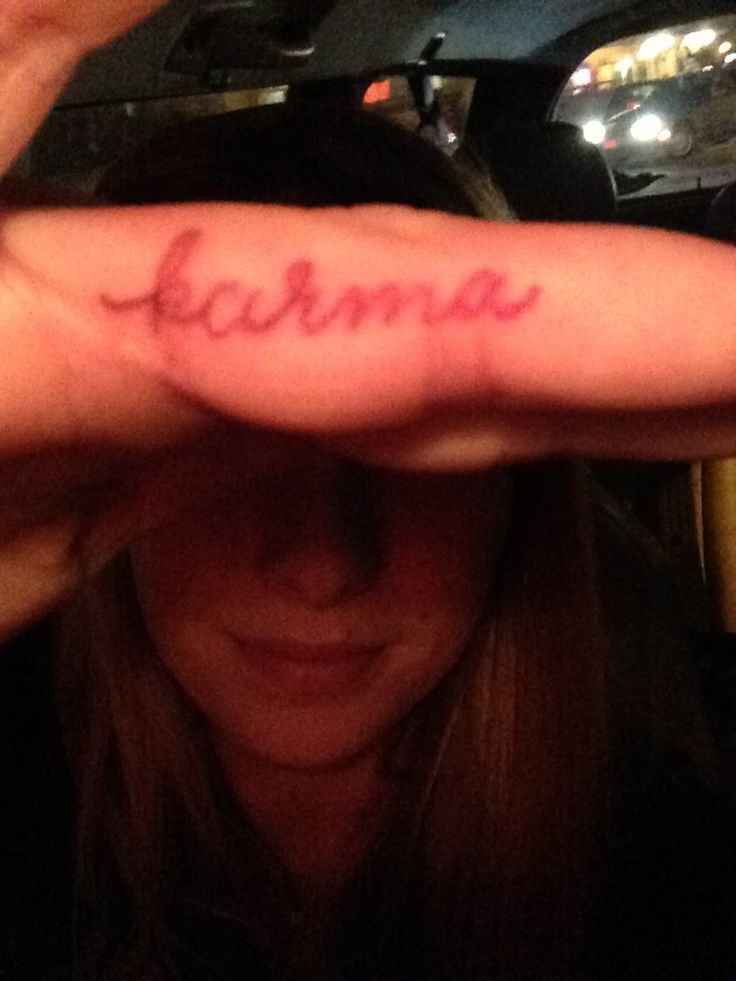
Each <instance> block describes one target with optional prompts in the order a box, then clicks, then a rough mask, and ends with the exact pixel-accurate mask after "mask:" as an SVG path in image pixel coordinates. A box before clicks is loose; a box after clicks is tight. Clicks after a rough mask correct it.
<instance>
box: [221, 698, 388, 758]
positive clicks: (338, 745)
mask: <svg viewBox="0 0 736 981" xmlns="http://www.w3.org/2000/svg"><path fill="white" fill-rule="evenodd" d="M254 721H255V720H254ZM391 728H392V727H391V726H390V724H389V723H385V724H384V725H383V726H381V725H376V724H375V723H374V724H372V725H369V724H365V725H360V724H356V720H355V718H353V719H352V720H350V721H349V722H347V723H346V720H345V719H341V718H336V717H334V716H333V717H332V718H330V717H326V716H325V715H324V714H323V713H314V712H306V711H301V712H300V711H294V712H292V713H291V714H290V716H289V718H288V719H284V720H282V722H281V724H279V721H278V720H275V719H272V720H270V721H269V723H268V724H264V725H263V726H262V727H259V726H257V725H253V724H252V725H250V726H249V727H248V730H247V731H243V730H242V729H238V730H233V729H230V730H229V731H223V730H221V744H222V745H224V746H225V747H227V749H228V750H229V752H230V753H235V754H236V755H240V754H245V755H247V756H250V757H251V758H253V759H258V760H261V761H262V762H263V763H264V764H269V765H271V766H277V767H283V768H284V769H291V770H300V771H308V770H309V771H313V772H325V771H329V770H337V769H341V768H343V767H345V766H347V765H349V764H350V763H352V762H353V761H355V760H357V759H359V758H361V757H364V756H366V755H369V754H371V753H374V752H376V751H377V750H378V749H379V748H380V747H381V746H382V745H383V744H384V743H385V741H386V738H387V736H388V734H389V733H390V731H391Z"/></svg>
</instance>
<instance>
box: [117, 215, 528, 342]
mask: <svg viewBox="0 0 736 981" xmlns="http://www.w3.org/2000/svg"><path fill="white" fill-rule="evenodd" d="M203 239H204V233H203V232H202V231H201V230H200V229H196V228H190V229H187V230H186V231H183V232H181V234H179V235H177V236H176V238H175V239H174V240H173V242H172V243H171V245H170V246H169V247H168V249H167V250H166V252H165V253H164V255H163V257H162V259H161V261H160V263H159V265H158V268H157V270H156V274H155V278H154V283H153V286H152V288H151V289H150V290H149V291H147V292H145V293H142V294H140V295H139V296H134V297H131V298H129V299H119V298H115V297H112V296H109V295H107V294H104V295H102V296H101V297H100V300H101V303H102V305H103V306H104V307H105V309H106V310H108V311H113V312H117V313H126V312H141V313H142V314H143V315H144V316H145V317H146V319H147V321H148V323H149V325H150V327H151V330H152V331H154V332H156V333H158V332H160V331H163V330H165V329H167V328H171V327H176V328H181V329H184V328H193V329H199V330H201V331H203V332H204V333H205V334H206V335H207V336H208V337H211V338H213V339H216V338H221V337H228V336H231V335H233V334H243V335H258V334H264V333H268V332H270V331H273V330H275V329H276V328H278V327H281V326H283V325H285V324H291V325H293V326H294V327H295V328H296V329H297V330H298V331H299V332H300V333H302V334H304V335H307V336H314V335H319V334H322V333H324V332H325V331H327V330H330V329H332V328H341V329H344V330H346V331H357V330H360V329H361V328H362V327H364V326H366V325H367V324H369V323H378V324H381V325H383V326H385V327H391V326H392V325H394V324H396V323H397V322H398V321H400V320H401V318H402V317H403V316H407V315H413V316H414V317H415V318H416V319H417V320H418V321H419V322H420V323H422V324H424V325H425V326H427V327H436V326H438V325H441V324H449V323H469V322H471V321H479V320H495V321H501V322H503V321H510V320H515V319H516V318H517V317H519V316H521V315H522V314H523V313H525V312H527V311H528V310H530V309H531V308H532V307H534V306H535V305H536V304H537V302H538V300H539V298H540V296H541V292H542V291H541V287H540V286H536V285H534V286H530V287H528V288H527V289H526V290H524V291H522V292H521V293H520V294H519V295H518V296H513V295H510V290H509V287H508V277H507V276H506V275H505V274H504V273H500V272H497V271H495V270H493V269H489V268H486V267H481V268H479V269H475V270H473V272H471V273H470V274H469V275H468V276H466V277H464V278H463V279H462V280H461V281H460V282H459V283H458V285H457V286H456V287H455V288H454V289H452V290H450V291H449V292H448V295H446V296H445V298H444V299H443V298H442V295H441V291H440V290H439V289H438V287H437V286H436V284H435V283H430V282H414V283H401V282H399V281H396V280H386V281H384V282H381V283H378V284H377V285H361V284H358V283H351V284H349V285H347V286H344V287H342V288H340V289H338V290H337V291H330V290H327V289H326V288H325V287H324V286H323V285H322V284H321V283H320V275H319V270H318V268H317V266H316V264H315V263H314V262H313V261H312V260H310V259H296V260H294V261H293V262H291V263H290V264H289V265H288V266H287V267H286V268H285V270H284V272H283V277H282V282H281V284H280V286H279V287H277V288H276V289H274V290H273V291H268V292H267V291H265V290H264V289H263V288H262V287H258V286H252V285H250V284H246V283H244V282H242V281H240V280H237V279H223V280H220V281H218V282H215V284H214V285H212V286H208V287H205V288H204V289H203V290H202V291H201V295H200V296H197V291H196V289H195V286H194V285H193V282H192V274H191V266H192V261H193V258H194V256H195V253H196V252H197V251H198V250H199V249H200V247H201V245H202V242H203Z"/></svg>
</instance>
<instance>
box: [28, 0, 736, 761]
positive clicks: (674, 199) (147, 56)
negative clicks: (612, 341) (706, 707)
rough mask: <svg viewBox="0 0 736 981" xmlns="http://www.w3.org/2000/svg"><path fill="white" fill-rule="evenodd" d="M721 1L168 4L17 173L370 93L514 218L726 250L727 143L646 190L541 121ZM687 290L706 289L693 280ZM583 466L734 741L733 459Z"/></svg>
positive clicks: (88, 185) (99, 62) (65, 178)
mask: <svg viewBox="0 0 736 981" xmlns="http://www.w3.org/2000/svg"><path fill="white" fill-rule="evenodd" d="M727 14H736V2H731V3H729V2H724V0H654V2H652V0H634V2H631V0H550V2H546V3H543V4H540V3H538V2H537V0H403V2H400V3H399V2H396V0H228V2H221V0H210V2H207V0H205V2H202V0H173V2H171V3H170V4H168V5H167V6H166V7H165V8H163V9H162V10H161V11H160V12H159V14H158V15H156V16H155V17H153V18H152V19H151V20H150V21H148V22H146V23H144V24H142V25H140V26H139V27H138V28H136V29H134V30H133V31H131V32H130V33H129V34H128V35H126V36H125V37H122V38H120V39H119V40H117V41H115V42H113V43H111V44H109V45H108V46H107V47H106V48H105V49H104V50H101V51H99V52H97V53H95V54H93V55H91V56H89V57H88V58H87V60H86V61H85V62H84V63H83V65H82V66H81V68H80V69H79V71H78V72H77V74H76V76H75V77H74V78H73V80H72V81H71V83H70V84H69V86H68V88H67V90H66V92H65V93H64V95H63V97H62V98H61V99H60V101H59V103H58V104H57V107H56V108H55V110H54V111H53V112H52V114H51V116H50V117H49V119H48V120H47V122H46V124H45V126H44V127H43V129H42V130H41V131H40V132H39V134H38V135H37V137H36V139H35V141H34V143H33V144H32V145H31V146H30V147H29V148H28V149H27V150H26V152H25V153H24V154H23V156H22V157H21V158H20V160H19V161H18V163H17V165H16V168H15V176H16V177H20V178H30V179H31V180H42V181H44V182H52V183H56V184H57V185H59V186H61V187H64V188H68V189H70V190H72V189H75V188H76V189H79V190H82V191H86V192H89V191H94V190H95V188H96V187H97V183H98V181H99V180H100V177H101V175H102V174H104V172H105V171H106V169H107V168H109V167H110V166H111V165H114V164H115V161H116V158H117V157H118V156H119V154H120V153H121V152H123V151H124V152H126V153H127V152H129V151H131V150H134V148H135V147H136V145H138V144H139V143H142V142H143V141H144V140H147V139H149V138H150V137H152V136H155V135H156V134H157V133H159V132H160V131H161V130H162V129H163V128H164V127H165V126H166V125H168V124H169V123H170V122H172V121H174V120H176V119H178V118H181V117H189V116H192V115H208V114H214V113H222V112H227V111H228V110H229V109H235V108H243V107H246V106H249V105H251V106H256V105H260V104H262V103H263V102H270V101H275V102H279V101H283V99H288V100H289V101H290V102H294V103H295V104H298V102H299V101H300V100H301V101H303V102H305V103H317V104H324V105H325V106H330V105H342V106H350V105H359V104H360V103H361V102H365V103H374V104H375V108H376V111H386V112H389V114H393V115H395V116H396V117H397V118H400V119H401V120H403V121H404V123H405V124H406V125H409V126H410V127H411V128H414V129H416V130H421V131H422V132H423V133H425V134H426V135H427V136H428V137H429V138H430V139H431V140H433V141H434V142H435V143H436V144H437V145H438V146H440V147H441V148H442V149H444V150H445V151H446V152H448V153H450V152H452V153H454V152H462V145H463V144H464V143H467V144H468V145H472V147H473V152H475V153H476V154H479V155H480V157H481V158H482V159H483V161H484V162H485V164H486V166H487V167H488V169H489V170H490V172H491V173H492V174H493V176H494V177H495V179H496V181H497V182H498V184H499V186H500V188H501V189H502V190H503V192H504V194H505V195H506V197H507V199H508V201H509V202H510V204H511V206H512V208H513V210H514V211H515V213H516V215H517V216H518V217H519V218H520V219H522V220H543V221H590V222H599V223H602V224H605V223H613V222H618V223H633V224H640V225H647V226H654V227H660V228H665V229H671V230H676V231H680V232H686V233H691V234H696V235H711V236H713V237H717V238H720V239H724V240H726V241H732V242H734V243H736V147H735V149H734V161H735V163H734V172H733V176H732V178H730V179H726V178H724V179H723V180H722V181H721V182H720V183H713V182H711V181H708V180H703V179H702V178H701V176H700V175H698V174H695V175H694V177H693V179H692V181H691V182H690V183H689V184H688V183H685V184H683V185H682V186H679V187H677V188H676V189H674V190H672V191H671V192H668V193H664V192H663V193H642V192H645V191H647V189H649V190H650V191H652V190H653V191H656V188H657V179H658V174H657V173H656V167H653V168H652V172H651V173H649V172H646V171H645V172H640V173H627V172H620V171H617V170H614V169H613V168H612V167H611V166H610V164H609V163H608V162H607V160H606V159H605V156H604V154H603V153H602V152H601V150H600V149H599V148H598V147H596V146H594V145H592V144H591V143H590V142H587V141H586V140H585V139H584V138H583V134H582V132H581V130H580V128H579V127H577V126H575V125H572V124H570V123H567V122H564V121H560V120H557V119H555V118H554V115H555V106H556V102H557V100H558V98H559V96H560V93H561V92H562V90H563V88H564V86H565V85H566V83H567V82H568V80H569V79H570V77H571V75H572V73H573V72H574V71H575V70H576V67H577V66H578V65H580V64H581V63H583V62H584V61H585V59H586V58H587V57H588V56H589V55H590V53H591V52H593V51H595V50H596V49H598V48H600V47H601V46H603V45H606V44H610V43H612V42H614V41H615V40H616V39H619V38H625V37H631V36H634V35H645V34H647V33H654V32H660V31H663V30H665V29H667V28H669V27H671V26H672V25H681V24H686V23H693V24H697V25H703V24H705V23H707V21H708V18H710V17H715V16H720V15H727ZM435 78H440V79H442V80H443V84H442V86H441V87H439V88H438V87H437V86H436V85H435V84H434V83H433V82H432V79H435ZM460 80H462V84H461V81H460ZM387 92H390V95H389V96H387V95H386V93H387ZM734 137H736V119H734ZM458 146H460V150H459V151H458ZM601 234H602V235H605V230H604V229H602V230H601ZM698 292H699V293H700V295H701V302H707V288H706V286H705V284H703V288H702V290H700V291H698ZM593 466H594V470H595V474H596V477H597V479H598V480H599V481H600V483H601V485H602V486H603V487H604V488H605V490H606V493H607V494H608V495H610V496H611V499H612V500H613V501H614V502H615V510H616V519H615V520H616V522H618V526H619V528H620V529H621V533H622V535H623V536H624V537H625V538H626V539H627V541H629V542H630V543H634V544H633V545H632V547H633V548H635V550H637V551H638V553H639V554H640V555H641V556H644V557H645V564H646V565H647V567H648V568H649V570H650V574H651V575H652V576H653V577H654V578H655V579H658V580H659V581H660V582H666V583H667V588H668V589H669V588H671V589H672V590H673V595H675V596H676V597H677V598H678V599H677V600H676V602H677V604H679V610H680V613H682V614H684V616H685V617H686V619H688V621H689V623H690V624H691V625H692V627H693V629H694V630H697V631H698V633H699V636H700V637H701V638H702V649H703V675H704V678H705V681H706V683H707V685H708V686H709V691H710V692H711V695H712V702H713V706H714V710H713V711H714V718H715V719H716V725H717V727H718V730H719V734H720V736H721V741H722V744H723V746H724V752H726V753H728V752H730V753H732V754H733V753H736V601H734V599H733V597H732V595H731V592H730V590H729V586H728V577H729V570H733V569H736V562H735V561H734V559H733V557H732V552H733V550H734V548H736V546H735V545H734V532H735V531H736V515H735V514H734V513H733V512H734V507H735V506H734V503H733V502H734V500H736V476H734V471H733V470H732V467H731V461H717V462H708V463H704V464H702V465H698V466H696V467H690V466H689V465H685V464H679V463H678V464H674V463H673V464H661V463H660V464H647V463H637V464H632V463H626V464H621V463H617V462H605V463H595V464H594V465H593ZM732 578H733V575H732ZM731 588H732V589H733V588H734V584H732V586H731ZM641 615H643V616H646V612H644V613H642V614H641Z"/></svg>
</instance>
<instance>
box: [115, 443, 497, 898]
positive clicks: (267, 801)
mask: <svg viewBox="0 0 736 981" xmlns="http://www.w3.org/2000/svg"><path fill="white" fill-rule="evenodd" d="M263 455H264V456H266V455H267V456H268V459H269V465H268V467H263V468H262V470H261V472H260V473H259V474H258V475H257V476H254V474H253V468H252V464H251V453H250V447H247V448H246V452H244V453H243V452H241V434H240V431H239V430H237V429H234V430H230V431H226V432H224V433H222V434H219V435H218V438H214V437H213V438H212V439H211V440H210V443H209V445H208V448H207V452H206V453H203V454H202V456H201V457H200V458H199V459H198V460H196V461H192V466H191V467H190V469H189V473H188V482H189V487H190V494H189V495H188V498H187V499H182V497H181V495H179V496H178V500H179V503H178V506H177V507H176V509H175V510H173V511H170V512H169V513H168V515H167V517H166V520H165V521H163V522H162V523H161V524H160V525H159V526H158V527H157V528H156V529H155V530H154V531H152V532H149V533H148V534H147V535H145V536H144V537H142V538H141V539H140V540H138V541H136V543H134V545H133V548H132V558H133V570H134V575H135V579H136V584H137V589H138V597H139V600H140V602H141V606H142V610H143V613H144V617H145V620H146V624H147V627H148V631H149V634H150V636H151V637H152V639H153V641H154V643H155V645H156V647H157V649H158V650H159V651H160V652H161V657H162V659H163V661H164V663H165V664H166V666H167V667H168V669H169V670H170V671H171V673H172V674H173V675H174V677H175V678H176V680H177V681H178V682H179V684H180V685H181V686H182V688H183V689H184V690H185V691H186V692H187V694H188V695H189V696H190V698H191V699H192V700H193V702H194V703H195V704H196V705H197V706H198V707H199V708H200V710H201V711H202V713H203V715H204V716H205V717H206V719H207V720H208V723H209V724H210V725H211V727H212V730H213V734H214V738H215V742H216V744H217V746H218V748H219V751H220V754H221V756H222V758H223V761H224V763H225V767H226V769H227V771H228V774H229V776H230V779H231V782H232V784H233V786H234V787H235V789H236V792H237V794H238V795H239V797H240V799H241V801H242V802H243V804H244V805H245V806H246V808H247V811H248V814H249V816H251V819H255V821H256V823H258V824H259V825H260V827H261V830H262V831H263V833H264V834H265V835H266V837H267V839H268V840H270V841H271V842H272V843H273V844H274V845H275V846H276V847H277V849H278V850H279V852H280V853H281V854H282V856H283V857H284V858H285V860H286V861H287V863H288V864H289V865H290V866H291V867H292V869H293V871H294V872H295V873H296V877H297V879H298V880H299V881H301V882H303V883H304V885H305V887H306V888H308V890H309V891H310V893H311V892H312V891H313V890H314V889H315V888H317V889H319V890H320V891H322V892H324V891H326V890H327V891H330V890H337V889H338V888H339V886H340V885H341V883H342V882H343V880H344V878H345V877H346V876H347V875H348V874H349V871H350V870H351V869H352V868H353V867H354V866H355V864H356V863H357V862H359V861H360V857H361V853H362V847H368V845H369V844H370V841H371V839H372V836H373V834H374V833H375V831H376V830H377V825H378V824H379V823H380V821H378V819H379V818H380V816H381V815H382V814H383V811H384V807H385V806H386V805H387V803H388V802H389V801H390V796H391V791H392V786H391V780H390V779H389V777H388V776H387V773H386V767H385V765H384V764H383V759H384V757H385V756H386V754H387V752H388V751H389V749H390V747H391V745H392V743H393V742H394V740H395V738H396V731H397V729H399V730H400V729H402V728H404V727H405V725H406V720H407V719H408V718H409V717H410V715H411V713H412V710H413V709H414V707H415V706H416V705H417V704H418V703H419V702H420V701H421V700H422V699H423V698H424V697H425V696H426V695H427V694H428V693H429V692H430V691H432V690H433V689H434V688H435V686H436V685H437V684H438V683H439V682H440V681H441V680H442V678H444V677H445V675H446V674H447V673H448V671H449V670H450V668H451V667H452V666H453V665H454V664H455V662H456V661H457V659H458V658H459V656H460V654H461V653H462V652H463V650H464V649H465V648H466V646H467V644H468V642H469V639H470V638H471V636H472V635H473V634H474V632H475V630H476V629H477V628H478V626H479V624H481V623H482V621H483V614H484V610H485V607H486V603H487V600H486V597H487V595H488V590H489V582H490V578H491V575H492V570H493V567H494V565H495V561H496V556H497V554H498V550H499V548H500V545H501V543H502V541H503V537H504V533H505V526H506V515H507V505H508V499H509V478H508V475H507V473H506V472H505V471H503V470H494V471H492V472H477V473H470V474H467V473H466V474H459V473H456V474H413V473H402V472H398V471H386V470H377V469H375V468H368V467H365V466H364V465H359V464H355V463H350V462H346V461H345V460H344V459H342V458H340V457H337V456H335V455H333V454H329V453H327V452H325V451H323V450H321V449H318V448H316V447H315V446H314V445H312V444H310V443H308V442H306V441H303V440H297V439H294V438H290V437H289V438H287V437H278V436H265V437H264V446H263ZM346 480H347V483H346ZM177 483H180V482H179V481H177ZM172 490H173V488H172ZM356 500H357V502H358V506H357V507H356V505H355V502H356ZM346 507H347V510H346ZM251 639H255V640H259V641H269V642H272V643H275V644H278V643H279V642H288V641H295V642H301V643H308V644H314V643H318V642H323V643H340V644H344V643H350V644H361V645H369V646H370V647H380V651H379V653H377V654H375V655H370V657H369V659H368V661H367V662H366V663H367V667H366V668H365V670H363V669H361V670H360V671H359V674H358V675H356V677H355V678H353V677H352V676H351V677H349V678H348V679H347V680H346V681H345V682H344V683H343V682H340V684H339V685H338V687H337V688H336V689H335V690H330V691H322V690H317V691H315V690H314V689H313V688H311V687H310V681H311V677H312V675H310V672H309V671H307V672H306V675H307V677H306V683H305V684H302V681H301V679H299V678H297V680H296V683H295V684H294V683H287V684H284V683H283V682H282V679H281V678H280V677H278V676H276V677H274V676H272V675H271V674H269V673H268V672H266V673H264V672H263V671H262V669H261V666H260V661H259V659H258V658H257V657H256V658H253V657H252V656H251V655H250V654H249V643H248V641H249V640H251Z"/></svg>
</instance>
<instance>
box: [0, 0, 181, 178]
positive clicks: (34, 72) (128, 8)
mask: <svg viewBox="0 0 736 981" xmlns="http://www.w3.org/2000/svg"><path fill="white" fill-rule="evenodd" d="M164 2H165V0H2V4H0V104H1V105H2V112H0V176H1V175H2V174H3V173H4V172H5V171H6V170H7V169H8V167H9V166H10V164H11V163H12V162H13V160H14V159H15V157H16V156H17V155H18V153H19V152H20V151H21V150H22V149H23V147H24V146H25V144H26V143H27V142H28V141H29V140H30V138H31V137H32V135H33V133H34V132H35V131H36V129H37V128H38V126H39V124H40V123H41V121H42V119H43V117H44V116H45V115H46V113H47V112H48V111H49V109H50V108H51V106H52V105H53V103H54V100H55V99H56V97H57V96H58V95H59V94H60V92H61V90H62V89H63V87H64V85H65V84H66V82H67V81H68V79H69V77H70V75H71V73H72V72H73V70H74V68H75V67H76V65H77V63H78V62H79V61H80V59H81V58H82V57H83V56H84V55H85V54H86V53H87V52H88V51H90V50H92V48H95V47H97V46H98V45H100V44H104V43H105V42H106V41H109V40H110V39H111V38H113V37H115V36H116V35H118V34H122V33H123V32H124V31H126V30H128V28H129V27H132V26H133V25H134V24H135V23H137V22H138V21H139V20H142V19H143V18H144V17H146V16H148V15H149V14H151V13H153V12H154V11H155V10H157V9H158V8H159V7H162V6H163V5H164Z"/></svg>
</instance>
